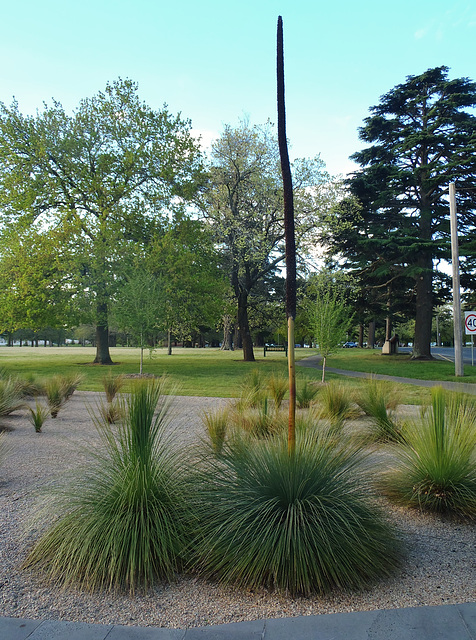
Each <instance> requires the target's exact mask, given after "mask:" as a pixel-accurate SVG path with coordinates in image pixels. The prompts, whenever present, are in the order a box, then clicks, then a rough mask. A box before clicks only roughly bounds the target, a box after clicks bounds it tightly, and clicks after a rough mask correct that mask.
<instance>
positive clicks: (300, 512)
mask: <svg viewBox="0 0 476 640" xmlns="http://www.w3.org/2000/svg"><path fill="white" fill-rule="evenodd" d="M331 441H332V446H330V445H329V446H327V443H330V442H331ZM360 461H361V457H360V454H359V453H358V452H357V451H356V450H355V449H352V450H351V449H348V448H345V447H339V446H338V445H336V444H335V440H334V439H333V436H332V435H331V434H329V433H326V432H321V433H320V435H319V441H318V442H317V444H316V439H315V434H313V435H312V437H308V436H306V435H305V434H302V433H299V435H298V439H297V443H296V450H295V452H294V454H293V455H289V453H288V450H287V443H286V440H285V438H284V437H283V438H278V437H277V438H273V439H265V440H260V441H254V442H253V441H250V440H249V439H239V438H234V439H232V440H230V441H227V443H226V444H225V446H224V449H223V452H222V455H221V456H220V457H216V456H213V455H211V456H208V457H205V459H204V460H203V461H202V465H201V466H199V468H198V470H197V471H196V474H195V476H194V483H193V484H194V486H195V487H196V488H197V491H196V496H195V500H194V513H195V514H196V515H197V517H198V519H199V525H198V527H197V533H196V536H195V539H194V540H193V542H192V545H191V550H192V553H193V556H194V563H193V566H194V567H195V568H196V569H197V570H198V571H200V572H202V573H204V574H205V575H207V576H218V578H219V579H220V580H221V581H222V582H225V583H235V584H237V585H238V586H241V587H249V588H255V587H262V586H268V587H269V586H271V587H275V588H277V589H279V590H284V591H288V592H290V593H292V594H296V593H302V594H310V593H312V592H316V593H325V592H328V591H329V590H331V589H333V588H335V587H336V588H350V587H357V588H360V587H362V586H363V585H366V584H368V583H369V582H371V581H373V580H375V579H377V578H380V577H382V576H386V575H388V574H390V573H391V572H392V571H393V570H394V568H395V567H396V566H397V565H398V563H399V556H400V546H399V544H398V542H397V540H396V537H395V535H394V533H393V531H392V529H391V528H390V526H389V525H388V524H387V522H386V521H385V520H384V519H383V517H382V516H381V515H380V513H379V512H378V511H377V509H376V507H375V506H373V505H372V504H371V503H370V501H369V498H368V495H367V493H366V487H367V483H366V482H365V481H364V479H363V475H362V474H361V473H359V468H360Z"/></svg>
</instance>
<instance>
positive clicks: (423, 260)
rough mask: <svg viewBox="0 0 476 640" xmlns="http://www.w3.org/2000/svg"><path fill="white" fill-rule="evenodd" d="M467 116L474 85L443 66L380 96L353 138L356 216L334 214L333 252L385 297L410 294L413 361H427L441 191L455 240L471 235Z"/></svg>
mask: <svg viewBox="0 0 476 640" xmlns="http://www.w3.org/2000/svg"><path fill="white" fill-rule="evenodd" d="M475 106H476V84H475V83H474V82H472V81H470V80H469V79H468V78H457V79H454V80H451V79H449V78H448V68H447V67H444V66H442V67H436V68H434V69H429V70H428V71H426V72H424V73H422V74H421V75H418V76H408V77H407V79H406V82H404V83H402V84H400V85H397V86H396V87H394V88H393V89H392V90H390V91H389V92H388V93H387V94H385V95H384V96H382V98H381V100H380V103H379V104H378V105H376V106H374V107H371V109H370V112H371V115H370V116H369V117H368V118H366V119H365V123H364V126H363V127H362V128H361V129H360V139H361V140H362V141H363V142H365V143H367V144H368V145H369V146H367V147H366V148H365V149H363V150H362V151H359V152H357V153H355V154H354V155H353V156H352V158H353V160H355V161H356V162H357V163H358V164H359V165H360V166H361V169H360V170H359V171H357V172H355V173H354V174H353V175H352V176H351V177H350V179H349V181H348V186H349V189H350V193H351V195H352V196H354V198H356V199H357V202H358V205H359V210H358V211H356V210H355V209H354V211H352V208H351V207H350V208H349V207H347V208H345V207H340V210H339V211H338V216H337V221H335V223H334V231H335V230H336V225H337V233H336V234H335V237H334V238H333V239H332V240H331V246H332V249H333V250H334V251H335V250H339V251H341V252H342V253H343V255H344V256H346V257H347V259H348V262H349V264H350V265H351V266H353V267H354V268H356V269H357V270H360V271H361V272H362V273H365V274H366V276H368V275H369V274H372V277H374V284H375V285H376V286H378V287H380V288H382V287H386V286H387V285H390V284H391V285H392V287H393V293H392V292H391V293H390V294H389V295H390V296H391V297H393V296H394V295H395V291H396V290H398V289H400V290H402V289H405V288H406V290H407V291H410V292H411V297H412V298H413V301H414V304H415V337H414V347H413V348H414V357H417V358H426V357H430V340H431V320H432V308H433V304H434V291H433V282H434V277H435V271H434V261H435V260H437V259H440V258H447V257H448V256H449V255H450V253H449V243H448V238H449V205H448V185H449V183H450V182H456V188H457V194H458V196H457V200H458V202H457V208H458V219H459V227H460V232H461V234H462V235H465V234H469V235H472V234H473V233H474V225H475V204H476V192H475V191H474V177H475V175H476V117H475V116H474V115H473V113H472V112H471V109H472V108H474V107H475ZM377 280H378V282H377ZM409 283H410V287H409V286H408V285H409ZM369 284H372V282H371V280H370V282H369ZM407 303H408V301H407Z"/></svg>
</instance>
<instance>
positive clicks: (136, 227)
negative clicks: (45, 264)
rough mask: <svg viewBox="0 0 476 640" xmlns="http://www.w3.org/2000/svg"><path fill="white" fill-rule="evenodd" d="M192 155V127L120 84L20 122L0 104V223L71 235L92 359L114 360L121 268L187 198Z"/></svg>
mask: <svg viewBox="0 0 476 640" xmlns="http://www.w3.org/2000/svg"><path fill="white" fill-rule="evenodd" d="M198 170H199V151H198V145H197V143H196V141H195V140H194V139H193V138H192V136H191V135H190V122H189V121H187V120H183V119H182V118H181V117H180V116H173V115H171V114H170V113H169V112H168V111H167V109H166V108H165V107H164V108H162V109H161V110H158V111H155V110H153V109H152V108H150V107H149V106H147V105H146V104H145V103H143V102H141V100H140V99H139V96H138V91H137V85H136V84H135V83H133V82H132V81H130V80H117V81H115V82H113V83H111V84H108V85H107V86H106V89H105V91H104V92H100V93H98V94H97V95H96V96H94V97H93V98H89V99H84V100H82V101H81V102H80V104H79V107H78V108H77V110H76V111H75V112H74V114H73V115H68V114H67V113H66V112H65V110H64V109H63V107H62V106H61V104H60V103H59V102H53V105H52V106H47V105H45V107H44V109H43V111H42V112H38V113H37V114H36V115H35V116H25V115H23V114H22V113H21V112H20V110H19V106H18V104H17V103H16V102H13V104H12V105H11V106H10V107H7V106H5V105H4V104H0V211H1V212H2V214H1V215H2V218H1V222H3V223H4V224H5V223H6V222H8V223H9V224H10V225H11V226H13V227H14V228H17V229H24V228H27V227H28V228H31V227H32V226H34V225H36V226H37V227H38V228H47V229H50V230H51V229H68V232H69V233H70V237H71V238H72V239H74V241H75V242H76V244H77V247H78V253H81V260H78V266H77V269H78V273H80V274H81V275H82V276H83V277H84V283H85V284H84V287H85V288H87V289H88V291H89V293H90V296H91V300H92V302H93V305H94V323H95V326H96V345H97V353H96V360H95V362H98V363H101V364H109V363H111V358H110V354H109V345H108V332H109V330H108V314H109V304H110V300H111V296H112V295H113V294H114V290H115V277H114V272H115V270H116V267H117V264H118V262H119V261H120V260H121V257H122V255H123V253H124V251H125V250H127V249H128V247H129V246H130V245H131V244H132V245H134V244H137V243H144V242H147V241H148V239H149V238H150V235H151V233H152V231H153V230H154V229H155V226H156V220H157V217H159V216H161V215H162V214H165V213H168V212H169V211H170V208H171V207H172V205H173V204H174V203H176V202H178V201H180V200H183V199H184V198H185V199H186V198H188V197H190V196H191V195H192V193H193V192H194V189H195V178H196V175H197V172H198Z"/></svg>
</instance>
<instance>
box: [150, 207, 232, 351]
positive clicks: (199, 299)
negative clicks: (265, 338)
mask: <svg viewBox="0 0 476 640" xmlns="http://www.w3.org/2000/svg"><path fill="white" fill-rule="evenodd" d="M147 261H148V265H149V269H150V270H151V272H152V273H153V274H155V276H156V277H157V278H158V279H159V280H160V282H161V287H162V291H163V295H162V300H163V307H162V314H161V315H162V321H161V325H160V326H161V328H162V329H163V330H164V331H166V332H167V336H168V349H169V355H171V354H172V342H171V338H172V335H174V336H177V337H179V338H180V339H181V340H182V341H184V340H188V339H190V337H191V335H192V334H193V333H194V332H196V331H199V329H200V327H204V326H208V327H214V326H215V325H216V324H217V323H218V321H219V318H220V317H221V315H222V311H223V308H224V305H225V293H226V292H227V289H226V285H225V282H224V278H223V275H222V271H221V268H220V267H221V265H220V257H219V254H218V253H217V251H216V249H215V247H214V244H213V238H212V236H211V234H210V232H209V230H208V229H207V228H206V227H205V226H204V224H203V222H201V221H199V220H191V219H188V218H184V217H181V216H180V217H178V218H177V219H175V220H174V221H173V222H171V223H170V224H169V225H168V226H167V228H166V229H165V232H163V233H159V234H157V235H156V236H155V237H154V239H153V241H152V242H151V245H150V247H149V251H148V258H147Z"/></svg>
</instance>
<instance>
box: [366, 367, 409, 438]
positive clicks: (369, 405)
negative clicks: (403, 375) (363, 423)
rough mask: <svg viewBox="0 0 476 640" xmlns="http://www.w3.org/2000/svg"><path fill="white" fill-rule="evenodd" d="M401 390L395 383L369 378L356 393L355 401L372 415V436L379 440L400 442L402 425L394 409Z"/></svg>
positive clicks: (367, 413) (368, 414)
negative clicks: (395, 417) (399, 423)
mask: <svg viewBox="0 0 476 640" xmlns="http://www.w3.org/2000/svg"><path fill="white" fill-rule="evenodd" d="M399 398H400V392H399V391H398V389H397V387H396V386H395V385H392V384H391V383H389V382H387V381H385V380H376V379H375V378H369V379H368V380H367V381H366V382H365V384H364V385H363V386H362V387H361V388H360V389H359V392H358V393H356V394H355V402H356V403H357V404H358V405H359V407H360V408H361V409H362V411H363V412H364V413H365V414H366V415H367V416H369V417H370V419H371V423H372V431H371V433H370V437H371V439H372V440H374V441H379V442H399V441H400V440H401V439H402V432H401V427H400V426H399V425H398V423H397V422H396V421H395V419H394V414H393V411H394V410H395V409H396V407H397V406H398V404H399Z"/></svg>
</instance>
